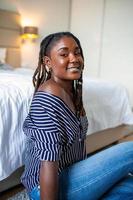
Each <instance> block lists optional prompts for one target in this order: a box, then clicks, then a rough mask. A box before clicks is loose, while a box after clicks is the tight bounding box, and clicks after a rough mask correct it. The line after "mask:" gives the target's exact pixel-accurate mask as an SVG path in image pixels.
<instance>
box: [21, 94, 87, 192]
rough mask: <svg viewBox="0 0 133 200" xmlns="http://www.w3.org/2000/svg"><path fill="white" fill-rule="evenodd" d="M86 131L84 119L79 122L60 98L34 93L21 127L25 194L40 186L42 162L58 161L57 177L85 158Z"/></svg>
mask: <svg viewBox="0 0 133 200" xmlns="http://www.w3.org/2000/svg"><path fill="white" fill-rule="evenodd" d="M87 128H88V121H87V118H86V117H81V118H80V119H78V118H77V117H76V115H75V114H74V113H73V112H72V110H71V109H70V108H69V107H68V105H67V104H66V103H65V102H64V101H63V100H62V99H61V98H59V97H57V96H55V95H52V94H49V93H46V92H41V91H39V92H36V94H35V96H34V98H33V100H32V104H31V107H30V112H29V114H28V116H27V118H26V120H25V122H24V126H23V130H24V133H25V134H26V136H27V144H26V156H25V171H24V173H23V175H22V177H21V181H22V183H23V184H24V186H25V187H26V188H27V190H28V191H31V189H33V188H34V187H35V186H38V185H39V171H40V163H41V161H58V162H59V173H60V172H61V171H62V169H64V168H65V167H67V166H70V165H71V164H73V163H75V162H77V161H80V160H83V159H84V158H85V157H86V152H85V142H84V140H85V138H86V132H87Z"/></svg>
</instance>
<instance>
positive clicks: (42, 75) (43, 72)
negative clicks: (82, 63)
mask: <svg viewBox="0 0 133 200" xmlns="http://www.w3.org/2000/svg"><path fill="white" fill-rule="evenodd" d="M64 36H67V37H72V38H73V39H74V40H75V41H76V43H77V45H78V46H79V48H80V52H81V56H82V58H83V60H84V56H83V50H82V47H81V45H80V41H79V39H78V38H77V37H75V36H74V35H73V34H72V33H70V32H57V33H53V34H50V35H48V36H47V37H45V38H44V39H43V40H42V42H41V44H40V52H39V60H38V66H37V68H36V70H35V73H34V75H33V85H34V87H35V92H36V91H37V89H38V87H39V86H40V85H41V84H42V83H44V82H45V81H47V80H49V79H50V78H51V72H50V71H49V70H48V69H47V67H46V65H45V64H44V61H43V58H44V56H49V55H50V51H51V49H52V47H53V46H54V44H55V43H56V42H57V41H59V40H60V39H61V38H63V37H64ZM73 96H74V99H75V102H74V103H75V107H76V115H77V117H80V116H81V115H84V114H85V111H84V108H83V101H82V74H81V76H80V78H79V79H78V80H74V81H73Z"/></svg>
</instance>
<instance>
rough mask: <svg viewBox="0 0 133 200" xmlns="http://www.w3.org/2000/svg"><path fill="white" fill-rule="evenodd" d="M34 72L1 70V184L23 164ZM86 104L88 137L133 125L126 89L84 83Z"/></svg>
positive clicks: (97, 81) (89, 82)
mask: <svg viewBox="0 0 133 200" xmlns="http://www.w3.org/2000/svg"><path fill="white" fill-rule="evenodd" d="M32 75H33V71H32V70H27V69H17V70H15V71H8V70H7V71H4V70H3V71H2V70H0V180H3V179H4V178H6V177H8V176H9V175H10V174H11V173H12V172H13V171H15V169H17V168H18V167H20V166H22V165H23V163H24V148H25V135H24V134H23V131H22V125H23V121H24V119H25V117H26V116H27V114H28V110H29V106H30V102H31V99H32V95H33V91H34V88H33V86H32ZM83 101H84V105H85V109H86V113H87V116H88V120H89V129H88V134H92V133H94V132H96V131H100V130H103V129H106V128H111V127H115V126H118V125H120V124H123V123H124V124H133V114H132V112H131V108H130V105H129V100H128V95H127V91H126V89H125V88H123V87H121V86H120V85H117V84H113V83H109V82H104V81H99V80H91V79H87V78H85V79H84V85H83Z"/></svg>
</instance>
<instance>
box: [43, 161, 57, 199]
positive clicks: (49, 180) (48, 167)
mask: <svg viewBox="0 0 133 200" xmlns="http://www.w3.org/2000/svg"><path fill="white" fill-rule="evenodd" d="M40 196H41V200H57V199H58V162H52V161H42V162H41V168H40Z"/></svg>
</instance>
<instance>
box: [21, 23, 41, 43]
mask: <svg viewBox="0 0 133 200" xmlns="http://www.w3.org/2000/svg"><path fill="white" fill-rule="evenodd" d="M38 37H39V35H38V28H37V27H35V26H24V27H23V28H22V33H21V38H22V39H24V40H25V39H31V40H35V39H37V38H38Z"/></svg>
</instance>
